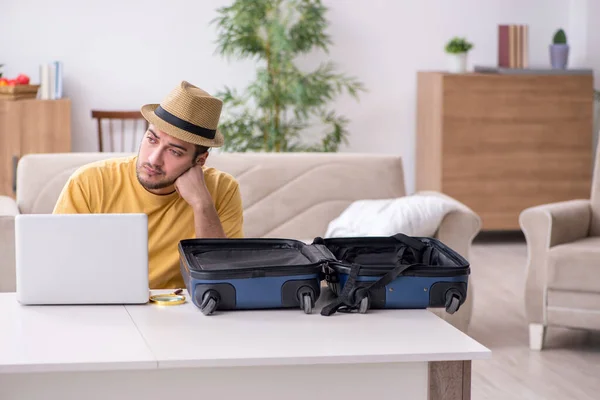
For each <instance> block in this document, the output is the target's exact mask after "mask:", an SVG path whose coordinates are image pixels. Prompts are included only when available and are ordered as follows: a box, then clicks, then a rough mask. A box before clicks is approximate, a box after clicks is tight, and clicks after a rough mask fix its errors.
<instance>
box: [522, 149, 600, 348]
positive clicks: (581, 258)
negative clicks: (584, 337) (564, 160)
mask: <svg viewBox="0 0 600 400" xmlns="http://www.w3.org/2000/svg"><path fill="white" fill-rule="evenodd" d="M596 151H597V155H596V164H595V167H594V175H593V181H592V190H591V196H590V198H589V199H577V200H569V201H563V202H557V203H551V204H544V205H539V206H535V207H531V208H528V209H526V210H524V211H523V212H521V215H520V217H519V223H520V225H521V229H522V230H523V233H524V234H525V238H526V241H527V252H528V261H527V269H526V283H525V312H526V318H527V321H528V323H529V346H530V348H531V349H532V350H541V349H542V347H543V344H544V338H545V335H546V331H547V328H548V327H549V326H563V327H570V328H578V329H589V330H600V161H599V158H600V146H599V147H598V148H597V150H596Z"/></svg>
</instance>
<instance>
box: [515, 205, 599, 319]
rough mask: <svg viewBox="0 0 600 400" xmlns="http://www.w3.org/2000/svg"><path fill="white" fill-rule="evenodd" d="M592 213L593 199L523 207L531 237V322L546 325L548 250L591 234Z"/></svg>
mask: <svg viewBox="0 0 600 400" xmlns="http://www.w3.org/2000/svg"><path fill="white" fill-rule="evenodd" d="M591 216H592V209H591V203H590V201H589V200H569V201H563V202H557V203H550V204H544V205H540V206H535V207H530V208H527V209H525V210H523V211H522V212H521V214H520V216H519V224H520V225H521V229H522V230H523V233H524V234H525V239H526V241H527V253H528V257H527V259H528V261H527V266H526V280H525V311H526V315H527V319H528V321H529V323H536V324H542V325H545V323H546V316H545V311H544V310H545V307H544V304H545V293H546V290H545V289H546V287H545V286H546V280H547V279H546V276H547V273H548V271H547V258H548V250H550V248H551V247H554V246H557V245H559V244H563V243H570V242H573V241H575V240H577V239H583V238H584V237H587V236H588V233H589V229H590V221H591Z"/></svg>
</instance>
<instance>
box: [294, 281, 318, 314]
mask: <svg viewBox="0 0 600 400" xmlns="http://www.w3.org/2000/svg"><path fill="white" fill-rule="evenodd" d="M297 296H298V303H299V304H300V308H302V309H303V310H304V313H305V314H311V313H312V309H313V307H314V305H315V294H314V291H313V289H312V288H310V287H308V286H302V287H301V288H300V289H298V292H297Z"/></svg>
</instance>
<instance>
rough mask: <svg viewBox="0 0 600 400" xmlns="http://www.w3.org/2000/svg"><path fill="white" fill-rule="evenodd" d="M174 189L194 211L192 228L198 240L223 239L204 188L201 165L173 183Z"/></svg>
mask: <svg viewBox="0 0 600 400" xmlns="http://www.w3.org/2000/svg"><path fill="white" fill-rule="evenodd" d="M175 189H176V190H177V192H178V193H179V195H180V196H181V197H183V199H184V200H185V201H186V202H187V203H188V204H189V205H190V207H192V210H193V211H194V227H195V231H196V237H198V238H225V237H226V236H225V231H224V230H223V227H222V226H221V221H220V219H219V214H218V213H217V210H216V208H215V205H214V202H213V198H212V196H211V195H210V192H209V191H208V188H207V187H206V181H205V180H204V171H203V170H202V165H200V164H198V165H196V166H194V167H192V168H190V169H189V170H188V171H187V172H185V173H184V174H182V175H181V176H180V177H179V178H177V180H176V181H175Z"/></svg>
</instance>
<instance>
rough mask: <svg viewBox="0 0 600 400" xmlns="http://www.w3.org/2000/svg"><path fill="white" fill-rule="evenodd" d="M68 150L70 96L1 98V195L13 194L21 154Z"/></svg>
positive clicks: (69, 148) (69, 143)
mask: <svg viewBox="0 0 600 400" xmlns="http://www.w3.org/2000/svg"><path fill="white" fill-rule="evenodd" d="M70 151H71V102H70V100H69V99H60V100H38V99H24V100H2V101H0V196H2V195H3V196H10V197H13V198H14V197H15V192H14V189H15V187H16V180H15V178H16V167H17V162H18V161H19V158H20V157H22V156H24V155H25V154H28V153H62V152H65V153H66V152H70Z"/></svg>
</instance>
